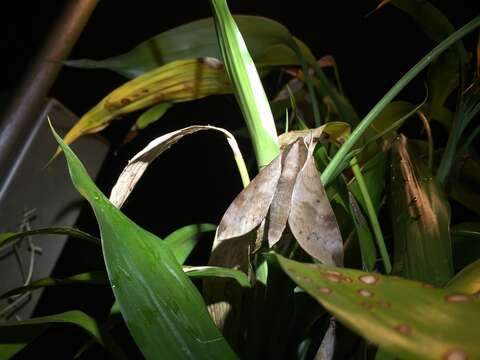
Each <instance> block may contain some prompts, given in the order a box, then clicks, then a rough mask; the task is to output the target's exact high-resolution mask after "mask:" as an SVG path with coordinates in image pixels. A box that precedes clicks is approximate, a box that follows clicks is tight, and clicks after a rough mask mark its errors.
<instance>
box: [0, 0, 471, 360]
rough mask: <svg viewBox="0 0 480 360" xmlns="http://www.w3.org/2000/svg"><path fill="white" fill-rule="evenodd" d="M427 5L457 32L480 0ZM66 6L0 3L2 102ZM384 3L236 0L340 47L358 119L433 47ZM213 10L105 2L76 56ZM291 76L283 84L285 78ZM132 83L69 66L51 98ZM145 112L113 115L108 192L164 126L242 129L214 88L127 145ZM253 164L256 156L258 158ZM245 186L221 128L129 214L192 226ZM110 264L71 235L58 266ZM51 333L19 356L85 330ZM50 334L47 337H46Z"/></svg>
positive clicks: (155, 175) (141, 220)
mask: <svg viewBox="0 0 480 360" xmlns="http://www.w3.org/2000/svg"><path fill="white" fill-rule="evenodd" d="M431 2H432V3H433V4H434V5H435V6H437V7H438V8H439V9H440V10H441V11H442V12H443V13H444V14H445V15H446V16H447V17H448V18H449V19H450V21H451V22H452V23H453V25H454V26H455V27H456V28H457V29H458V28H459V27H461V26H462V25H463V24H465V23H467V22H468V21H469V20H471V19H472V18H473V17H474V16H476V15H478V13H479V11H480V3H479V2H478V1H474V0H455V1H452V0H441V1H436V0H431ZM63 4H64V3H63V2H61V1H30V2H25V1H24V2H20V1H19V2H14V4H13V3H12V2H10V4H9V5H8V6H7V8H8V10H4V11H2V15H1V18H2V21H1V22H0V29H1V31H0V34H1V36H2V41H1V42H0V54H2V62H3V69H4V75H3V77H2V80H3V81H2V82H1V83H0V86H1V90H0V91H1V96H2V99H6V98H8V94H9V93H10V92H11V91H12V89H13V88H14V87H15V85H16V84H17V83H18V81H19V79H20V78H21V76H22V72H23V71H25V69H26V67H27V66H28V63H29V60H30V59H31V58H32V57H33V56H34V55H35V51H36V49H37V48H38V47H39V46H41V44H42V40H43V38H44V36H45V35H46V34H47V33H48V29H49V26H50V25H51V24H52V23H53V21H54V19H55V18H56V16H57V15H58V14H59V13H60V10H61V8H62V5H63ZM377 4H378V1H375V0H368V1H367V0H361V1H358V0H357V1H348V0H336V1H315V2H314V1H295V2H281V1H276V2H273V1H251V0H250V1H229V6H230V10H231V12H232V13H233V14H251V15H259V16H265V17H269V18H272V19H274V20H276V21H278V22H280V23H281V24H283V25H285V26H286V27H287V28H288V29H289V30H290V32H291V33H292V34H293V35H295V36H296V37H298V38H299V39H301V40H302V41H304V42H305V43H306V44H307V45H308V46H309V47H310V49H311V50H312V51H313V52H314V54H315V56H316V57H317V58H320V57H322V56H324V55H329V54H330V55H333V57H334V58H335V60H336V62H337V64H338V68H339V72H340V77H341V80H342V84H343V88H344V90H345V93H346V96H347V97H348V98H349V100H350V101H351V103H352V104H353V106H354V108H355V109H356V110H357V112H358V114H359V115H360V117H362V116H364V115H365V114H366V113H367V112H368V110H370V108H371V107H372V106H373V105H374V104H375V103H376V102H377V101H378V100H379V99H380V98H381V97H382V96H383V94H384V93H385V92H386V91H388V90H389V89H390V87H391V86H393V84H394V83H395V82H396V81H397V80H398V79H399V78H400V77H401V76H402V75H403V74H404V73H405V72H406V71H407V70H408V69H410V68H411V66H413V65H414V64H415V63H416V62H417V61H418V60H419V59H420V58H421V57H422V56H423V55H425V54H426V53H427V52H428V51H429V50H431V49H432V48H433V47H434V44H433V43H432V41H430V40H429V39H428V38H427V37H426V36H425V35H424V34H423V32H422V31H421V30H420V29H419V28H418V26H417V25H416V24H415V23H414V22H413V21H412V20H411V18H410V17H409V16H408V15H406V14H404V13H403V12H401V11H400V10H398V9H397V8H395V7H393V6H388V5H387V6H385V7H384V8H382V9H381V10H380V11H377V12H375V13H373V14H371V15H370V16H368V17H367V16H366V15H367V14H368V13H369V12H370V11H372V10H373V9H374V8H375V6H376V5H377ZM209 16H211V8H210V5H209V2H208V1H181V0H180V1H173V2H168V4H167V3H166V2H161V1H113V0H102V1H100V2H99V4H98V6H97V8H96V10H95V11H94V13H93V15H92V17H91V18H90V20H89V22H88V24H87V26H86V28H85V29H84V31H83V33H82V35H81V37H80V39H79V40H78V42H77V44H76V46H75V47H74V49H73V51H72V54H71V56H70V58H72V59H79V58H93V59H103V58H106V57H110V56H114V55H118V54H122V53H124V52H126V51H128V50H130V49H131V48H133V47H134V46H136V45H137V44H139V43H140V42H142V41H144V40H146V39H147V38H150V37H152V36H154V35H156V34H158V33H161V32H163V31H166V30H169V29H171V28H173V27H176V26H179V25H181V24H184V23H187V22H190V21H193V20H197V19H201V18H205V17H209ZM477 35H478V33H477V32H473V33H472V34H470V35H469V36H467V37H466V38H465V39H464V41H465V45H466V48H467V49H473V48H474V47H475V44H476V41H477V39H478V37H477ZM5 70H6V71H5ZM277 79H278V76H270V77H268V78H267V82H266V86H267V93H268V95H269V97H272V96H273V95H274V94H275V92H276V90H278V89H279V86H280V83H279V82H278V81H277ZM283 79H284V80H283V81H285V79H286V78H285V77H284V78H283ZM125 81H126V79H125V78H123V77H121V76H120V75H117V74H114V73H112V72H109V71H107V70H82V69H73V68H63V70H62V71H61V73H60V75H59V77H58V79H57V81H56V82H55V84H54V86H53V88H52V89H51V92H50V96H51V97H54V98H56V99H58V100H59V101H60V102H61V103H63V105H65V106H66V107H67V108H68V109H70V110H71V111H72V112H74V113H75V114H77V115H79V116H80V115H82V114H83V113H85V112H86V111H88V110H89V109H90V108H91V107H93V106H94V105H95V104H96V103H97V102H98V101H100V100H101V99H102V98H103V97H104V96H105V95H107V94H108V93H109V92H110V91H111V90H113V89H114V88H115V87H117V86H119V85H121V84H122V83H124V82H125ZM423 83H424V80H423V78H422V76H419V77H418V78H417V79H416V80H415V81H414V82H412V83H411V84H410V85H409V86H408V87H407V89H406V90H405V91H404V92H402V94H401V95H400V96H399V98H401V99H402V100H408V101H411V102H413V103H419V102H421V101H422V100H423V97H424V94H425V88H424V85H423ZM140 113H141V112H139V113H135V114H133V115H130V116H126V117H124V118H122V119H121V120H118V121H115V122H113V124H112V125H111V126H110V127H109V128H108V129H106V130H105V131H103V132H102V135H103V136H105V137H106V138H107V139H108V140H109V141H110V142H111V150H110V152H109V155H108V156H107V159H106V161H105V163H104V165H103V168H102V170H101V172H100V174H99V176H98V178H97V181H96V182H97V184H98V185H99V187H100V189H101V190H102V191H103V192H104V193H106V194H109V192H110V190H111V188H112V186H113V184H114V183H115V180H116V179H117V177H118V175H119V174H120V172H121V170H122V169H123V167H124V166H125V165H126V162H127V161H128V159H130V158H131V157H132V156H133V155H134V154H135V153H137V152H138V151H139V150H141V149H142V148H143V147H144V146H145V145H146V144H147V143H148V142H149V141H151V140H152V139H154V138H155V137H157V136H159V135H162V134H165V133H167V132H170V131H173V130H176V129H179V128H182V127H186V126H189V125H193V124H202V125H204V124H210V125H216V126H222V127H225V128H227V129H229V130H235V129H238V128H240V127H242V126H243V120H242V117H241V113H240V110H239V108H238V106H237V105H236V102H235V99H234V97H233V96H212V97H208V98H205V99H201V100H198V101H193V102H188V103H183V104H179V105H177V106H175V107H174V108H172V109H170V110H169V111H168V112H167V114H166V115H165V116H164V117H163V118H162V119H161V120H160V121H158V122H156V123H155V124H153V125H151V126H149V127H148V128H147V129H146V130H145V131H143V132H142V133H140V135H139V136H138V137H137V138H135V139H134V140H133V141H132V142H130V143H128V144H126V145H122V141H123V139H124V137H125V135H126V133H127V132H128V130H129V129H130V127H131V126H132V124H133V122H134V121H135V119H136V118H137V117H138V115H139V114H140ZM238 141H239V143H240V146H241V148H242V151H243V152H244V156H245V157H246V158H247V159H249V158H251V156H250V155H251V151H250V149H251V144H250V142H249V141H248V140H246V139H244V138H238ZM60 161H64V159H60ZM247 162H248V161H247ZM250 165H253V163H252V162H251V161H250ZM252 169H254V167H253V166H252ZM252 173H253V172H252V171H251V174H252ZM65 181H69V179H65ZM241 187H242V186H241V182H240V178H239V176H238V173H237V169H236V167H235V163H234V161H233V158H232V156H231V152H230V149H229V148H228V145H227V143H226V141H225V140H224V138H223V137H222V136H220V135H217V134H215V133H210V132H205V133H201V134H197V135H193V136H190V137H186V138H184V139H183V140H181V141H180V142H179V143H178V144H176V145H175V146H173V147H172V148H171V149H170V150H168V151H167V152H165V153H164V154H163V155H161V156H160V157H159V158H158V159H157V160H156V161H155V163H154V164H153V165H152V166H151V167H150V168H149V169H148V171H147V172H146V174H145V175H144V177H143V178H142V180H141V181H140V182H139V184H138V185H137V188H136V190H135V191H134V192H133V193H132V195H131V196H130V198H129V200H128V201H127V203H126V204H125V205H124V207H123V209H122V211H123V212H124V213H125V214H127V215H128V216H129V217H130V218H131V219H132V220H133V221H135V222H136V223H137V224H139V225H140V226H142V227H144V228H145V229H147V230H149V231H151V232H153V233H155V234H157V235H159V236H160V237H164V236H166V235H167V234H169V233H170V232H172V231H173V230H175V229H177V228H179V227H181V226H184V225H187V224H192V223H199V222H211V223H216V224H218V222H219V220H220V218H221V216H222V214H223V213H224V211H225V209H226V208H227V206H228V205H229V204H230V202H231V201H232V200H233V198H234V197H235V196H236V194H237V193H238V192H239V191H240V190H241ZM465 216H467V217H468V216H469V214H468V213H466V215H465ZM76 226H77V227H78V228H80V229H82V230H84V231H86V232H89V233H92V234H98V228H97V225H96V221H95V219H94V217H93V215H92V212H91V210H90V208H89V207H88V206H84V208H83V210H82V213H81V216H80V218H79V220H78V223H77V225H76ZM210 245H211V241H210V242H209V241H208V240H207V241H205V242H204V243H201V244H200V245H199V246H198V248H197V249H196V250H195V251H194V253H193V254H192V256H191V258H190V259H191V261H190V264H205V263H206V262H207V261H208V248H209V246H210ZM102 268H103V259H102V257H101V253H100V252H99V251H98V248H97V247H95V246H93V245H88V244H85V243H84V242H78V241H73V240H70V241H69V242H68V243H67V246H66V247H65V250H64V252H63V255H62V257H61V258H60V260H59V261H58V263H57V265H56V268H55V271H54V274H53V275H55V276H56V277H60V278H61V277H62V276H67V275H70V274H75V273H79V272H85V271H90V270H99V269H102ZM112 299H113V298H112V296H111V291H110V290H109V289H105V288H103V287H87V286H86V287H81V286H80V287H69V288H68V289H67V290H65V289H61V288H49V289H47V290H46V291H45V293H44V296H43V298H42V299H41V301H40V304H39V306H38V308H37V310H36V313H35V314H34V315H35V316H42V315H45V314H50V313H52V312H61V311H66V310H69V309H72V308H78V309H81V310H84V311H86V312H87V313H89V314H92V315H94V316H97V317H98V318H102V317H105V316H106V315H107V314H108V310H109V308H110V306H111V302H112ZM115 331H117V332H118V335H119V336H123V337H124V338H125V341H131V340H130V338H129V335H128V332H127V331H126V330H125V329H124V328H123V329H122V328H117V330H115ZM49 332H51V333H52V332H56V333H57V337H56V339H54V340H52V337H51V336H48V337H47V336H42V337H41V338H40V339H38V340H37V341H36V342H35V344H34V346H32V347H31V349H30V350H29V351H28V352H27V353H22V355H21V356H18V358H29V356H30V357H31V358H34V357H35V358H38V356H39V352H38V351H47V349H48V356H49V358H51V359H57V358H71V356H72V355H73V354H74V353H75V351H76V349H77V348H78V346H79V345H81V344H83V342H84V341H85V339H87V336H86V335H85V334H84V333H83V332H82V331H81V330H78V329H75V328H72V327H68V328H67V327H64V328H63V327H62V329H55V328H52V329H50V330H49ZM70 335H71V336H70ZM54 338H55V337H54ZM43 339H47V340H46V342H43ZM48 341H50V342H51V343H48ZM132 348H133V347H132ZM72 349H73V350H72ZM131 351H132V353H131V354H129V355H130V356H132V357H135V356H138V357H139V358H141V355H140V354H137V353H135V350H131ZM86 355H88V356H85V358H95V357H103V356H108V355H107V354H106V353H105V352H104V350H103V349H102V348H100V347H99V346H94V347H92V349H91V350H90V352H89V353H87V354H86Z"/></svg>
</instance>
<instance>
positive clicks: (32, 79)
mask: <svg viewBox="0 0 480 360" xmlns="http://www.w3.org/2000/svg"><path fill="white" fill-rule="evenodd" d="M97 3H98V0H69V1H68V2H67V4H66V5H65V9H64V10H63V11H62V13H61V15H60V16H59V18H58V20H57V22H56V23H55V24H54V26H53V27H52V29H51V31H50V33H49V35H48V38H47V39H46V41H45V43H44V44H43V47H42V48H41V49H40V51H39V52H38V54H37V56H36V57H35V59H34V60H33V62H32V63H31V65H30V66H29V68H28V69H27V71H26V72H25V74H24V77H23V79H22V81H21V82H20V84H19V86H18V87H17V89H16V90H15V92H14V94H13V96H12V98H11V100H10V104H9V107H8V108H7V110H6V111H5V113H4V115H3V116H2V117H1V118H0V177H1V175H2V174H4V173H5V171H7V170H8V169H9V168H10V166H11V165H12V164H13V161H14V159H15V156H16V154H17V151H18V148H19V147H20V146H21V144H22V142H23V140H24V139H25V138H26V137H27V136H28V132H29V125H30V124H31V121H32V119H33V117H35V115H36V114H38V112H39V111H40V110H41V108H42V106H43V104H44V101H45V98H46V96H47V95H48V92H49V91H50V88H51V87H52V85H53V83H54V82H55V79H56V78H57V75H58V73H59V71H60V69H61V67H62V64H60V63H59V61H61V60H64V59H66V58H67V56H68V55H69V54H70V51H71V50H72V48H73V46H74V45H75V43H76V41H77V39H78V37H79V36H80V34H81V32H82V30H83V28H84V27H85V25H86V23H87V21H88V19H89V18H90V15H91V14H92V12H93V10H94V9H95V6H96V5H97ZM1 182H2V179H1V178H0V183H1Z"/></svg>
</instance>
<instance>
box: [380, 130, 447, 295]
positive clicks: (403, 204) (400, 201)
mask: <svg viewBox="0 0 480 360" xmlns="http://www.w3.org/2000/svg"><path fill="white" fill-rule="evenodd" d="M391 165H392V174H391V186H390V189H391V196H390V201H389V203H390V209H391V210H390V211H391V215H392V227H393V234H394V246H395V248H394V273H396V274H400V275H402V276H404V277H406V278H409V279H415V280H421V281H425V282H427V283H431V284H433V285H436V286H443V285H445V284H446V283H447V281H448V280H450V278H451V277H452V276H453V260H452V245H451V241H450V232H449V225H450V207H449V203H448V201H447V199H446V197H445V194H444V192H443V188H442V186H441V185H440V183H439V182H438V181H437V179H436V178H435V177H434V176H433V175H432V174H431V171H430V170H429V169H428V167H427V166H426V164H424V163H423V162H422V161H421V160H420V159H419V158H418V157H417V156H416V154H415V153H414V152H413V151H412V150H411V149H410V148H409V146H408V143H407V138H406V137H405V136H403V135H400V136H399V137H398V138H397V139H395V142H394V144H393V148H392V160H391Z"/></svg>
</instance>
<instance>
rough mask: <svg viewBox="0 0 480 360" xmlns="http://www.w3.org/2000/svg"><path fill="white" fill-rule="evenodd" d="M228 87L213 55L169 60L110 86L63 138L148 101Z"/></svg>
mask: <svg viewBox="0 0 480 360" xmlns="http://www.w3.org/2000/svg"><path fill="white" fill-rule="evenodd" d="M231 91H232V90H231V87H230V83H229V81H228V79H227V75H226V73H225V71H224V67H223V63H222V62H221V61H219V60H217V59H214V58H207V59H205V58H200V59H189V60H177V61H173V62H171V63H168V64H166V65H163V66H161V67H159V68H157V69H153V70H151V71H149V72H147V73H145V74H143V75H141V76H139V77H137V78H135V79H133V80H130V81H128V82H126V83H125V84H123V85H122V86H120V87H118V88H117V89H115V90H113V91H112V92H111V93H110V94H109V95H107V96H106V97H105V98H103V100H102V101H100V102H99V103H98V104H97V105H95V107H93V108H92V109H91V110H90V111H88V112H87V113H86V114H85V115H83V116H82V117H81V118H80V120H79V121H78V122H77V123H76V124H75V125H74V127H73V128H72V129H70V131H69V132H68V133H67V135H66V136H65V138H64V141H65V143H66V144H70V143H72V142H74V141H75V140H77V139H78V138H79V137H81V136H83V135H86V134H92V133H96V132H99V131H101V130H102V129H104V128H105V127H107V126H108V125H109V124H110V122H111V121H113V120H114V119H115V118H118V117H119V116H120V115H124V114H128V113H131V112H134V111H137V110H141V109H145V108H147V107H150V106H152V105H156V104H160V103H178V102H184V101H190V100H195V99H201V98H203V97H206V96H209V95H213V94H225V93H229V92H231ZM58 153H59V151H57V153H56V154H55V156H56V155H58Z"/></svg>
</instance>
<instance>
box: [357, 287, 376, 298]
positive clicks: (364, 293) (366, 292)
mask: <svg viewBox="0 0 480 360" xmlns="http://www.w3.org/2000/svg"><path fill="white" fill-rule="evenodd" d="M357 292H358V294H359V295H360V296H363V297H372V296H373V292H371V291H369V290H366V289H360V290H358V291H357Z"/></svg>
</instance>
